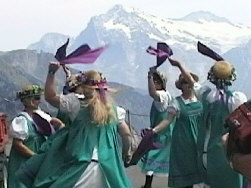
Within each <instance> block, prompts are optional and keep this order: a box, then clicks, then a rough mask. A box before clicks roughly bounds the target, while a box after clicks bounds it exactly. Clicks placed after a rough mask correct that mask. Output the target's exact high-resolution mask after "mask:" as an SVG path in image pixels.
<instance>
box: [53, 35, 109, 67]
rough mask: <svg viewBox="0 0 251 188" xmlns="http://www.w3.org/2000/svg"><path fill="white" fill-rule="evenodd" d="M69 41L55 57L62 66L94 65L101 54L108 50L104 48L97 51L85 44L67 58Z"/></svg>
mask: <svg viewBox="0 0 251 188" xmlns="http://www.w3.org/2000/svg"><path fill="white" fill-rule="evenodd" d="M68 43H69V39H68V40H67V42H66V43H65V44H64V45H63V46H61V47H60V48H59V49H58V50H57V53H56V55H55V58H56V59H57V60H58V61H59V62H60V63H61V64H74V63H84V64H85V63H94V62H95V61H96V59H97V58H98V57H99V56H100V54H101V53H102V52H103V51H104V50H105V49H106V48H107V46H103V47H100V48H97V49H91V48H90V47H89V45H88V44H83V45H81V46H80V47H79V48H77V49H76V50H74V51H73V52H72V53H71V54H69V55H68V56H66V48H67V46H68Z"/></svg>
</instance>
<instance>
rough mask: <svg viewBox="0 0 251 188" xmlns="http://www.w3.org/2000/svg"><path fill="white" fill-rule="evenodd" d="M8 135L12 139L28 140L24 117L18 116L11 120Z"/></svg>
mask: <svg viewBox="0 0 251 188" xmlns="http://www.w3.org/2000/svg"><path fill="white" fill-rule="evenodd" d="M10 135H11V136H12V137H13V138H18V139H21V140H25V139H27V138H28V136H29V134H28V125H27V120H26V118H25V117H23V116H19V117H16V118H14V119H13V120H12V122H11V125H10Z"/></svg>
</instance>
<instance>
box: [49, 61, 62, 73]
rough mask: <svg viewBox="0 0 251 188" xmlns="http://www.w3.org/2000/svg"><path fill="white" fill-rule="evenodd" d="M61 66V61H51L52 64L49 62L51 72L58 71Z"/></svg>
mask: <svg viewBox="0 0 251 188" xmlns="http://www.w3.org/2000/svg"><path fill="white" fill-rule="evenodd" d="M59 67H60V63H59V62H50V64H49V73H55V72H57V71H58V69H59Z"/></svg>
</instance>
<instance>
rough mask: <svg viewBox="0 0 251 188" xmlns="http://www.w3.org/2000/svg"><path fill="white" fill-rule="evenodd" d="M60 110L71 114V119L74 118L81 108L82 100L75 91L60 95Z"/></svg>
mask: <svg viewBox="0 0 251 188" xmlns="http://www.w3.org/2000/svg"><path fill="white" fill-rule="evenodd" d="M59 108H60V110H61V111H62V112H64V113H67V114H69V116H70V118H71V120H74V119H75V117H76V116H77V115H78V112H79V110H80V102H79V99H78V97H77V96H75V94H74V93H70V94H68V95H63V94H61V95H60V107H59Z"/></svg>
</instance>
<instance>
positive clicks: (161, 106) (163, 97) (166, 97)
mask: <svg viewBox="0 0 251 188" xmlns="http://www.w3.org/2000/svg"><path fill="white" fill-rule="evenodd" d="M156 92H157V93H158V95H159V98H160V101H154V105H155V107H156V108H157V110H158V111H159V112H163V111H165V110H166V109H167V107H168V105H169V103H170V101H171V95H170V94H169V92H168V91H165V90H159V91H156Z"/></svg>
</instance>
